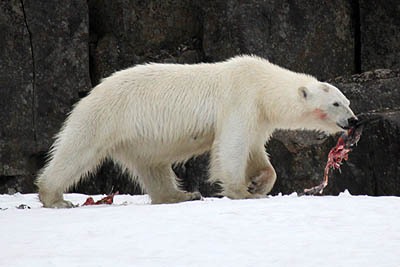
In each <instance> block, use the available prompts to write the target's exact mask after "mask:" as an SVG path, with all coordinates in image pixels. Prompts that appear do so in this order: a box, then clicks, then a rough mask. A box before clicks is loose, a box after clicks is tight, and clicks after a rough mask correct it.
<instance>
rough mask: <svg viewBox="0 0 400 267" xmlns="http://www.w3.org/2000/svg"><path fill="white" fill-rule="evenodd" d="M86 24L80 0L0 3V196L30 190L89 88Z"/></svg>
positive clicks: (85, 15)
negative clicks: (54, 141)
mask: <svg viewBox="0 0 400 267" xmlns="http://www.w3.org/2000/svg"><path fill="white" fill-rule="evenodd" d="M88 25H89V21H88V8H87V4H86V1H84V0H74V1H61V0H60V1H50V2H46V3H44V2H37V1H26V0H21V1H2V2H1V4H0V28H1V32H2V33H4V35H2V36H3V38H1V40H0V42H1V43H0V46H1V49H2V50H1V51H2V52H1V58H0V71H1V73H2V74H1V80H0V83H1V84H0V88H1V89H0V96H1V97H0V99H1V100H0V101H1V102H0V103H1V104H0V108H1V112H0V120H1V140H0V141H1V145H0V155H1V156H0V157H1V158H0V166H1V167H0V177H2V178H1V181H0V183H4V184H5V185H6V186H5V187H6V188H4V189H3V190H2V191H3V192H14V191H32V190H34V187H33V182H32V181H33V175H34V174H35V173H36V171H37V169H38V167H39V166H40V165H42V164H43V156H44V154H45V152H46V151H48V149H49V146H50V144H51V143H52V137H53V135H54V134H55V133H56V132H57V131H58V130H59V128H60V126H61V123H62V122H63V121H64V120H65V117H66V114H67V113H68V112H69V111H70V110H71V106H72V104H74V103H75V102H76V101H77V100H78V99H79V94H80V92H84V91H88V90H89V89H90V87H91V84H90V78H89V77H90V76H89V55H88V39H89V35H88V30H89V28H88ZM11 185H13V186H11ZM10 188H11V189H10ZM8 189H10V190H11V191H9V190H8Z"/></svg>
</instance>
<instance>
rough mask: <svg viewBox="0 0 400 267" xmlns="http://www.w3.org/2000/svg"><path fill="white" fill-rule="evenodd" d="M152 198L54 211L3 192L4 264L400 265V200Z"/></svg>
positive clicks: (78, 199) (0, 236)
mask: <svg viewBox="0 0 400 267" xmlns="http://www.w3.org/2000/svg"><path fill="white" fill-rule="evenodd" d="M87 197H88V196H86V195H82V194H66V195H65V198H66V199H68V200H70V201H72V202H73V203H75V204H77V203H80V204H82V203H83V202H84V201H85V200H86V198H87ZM101 197H103V196H100V195H99V196H94V199H95V200H98V199H100V198H101ZM149 202H150V200H149V198H148V196H129V195H117V196H115V198H114V204H113V205H100V206H86V207H79V208H73V209H46V208H42V207H41V204H40V202H39V201H38V199H37V195H36V194H15V195H0V208H1V210H0V255H1V256H0V266H14V267H17V266H23V267H26V266H57V267H63V266H68V267H69V266H85V267H89V266H107V267H111V266H113V267H114V266H241V267H242V266H307V267H309V266H363V267H366V266H374V267H375V266H380V267H382V266H384V267H385V266H393V267H394V266H400V265H399V259H400V210H399V208H400V198H399V197H369V196H352V195H350V194H349V193H348V192H347V191H346V192H344V193H342V194H341V195H339V196H337V197H335V196H324V197H315V196H302V197H298V196H297V195H296V194H292V195H289V196H281V195H280V196H275V197H269V198H266V199H257V200H230V199H227V198H222V199H217V198H206V199H204V200H203V201H193V202H185V203H178V204H168V205H150V204H149ZM21 204H26V205H28V206H29V207H30V208H31V209H17V208H16V206H19V205H21Z"/></svg>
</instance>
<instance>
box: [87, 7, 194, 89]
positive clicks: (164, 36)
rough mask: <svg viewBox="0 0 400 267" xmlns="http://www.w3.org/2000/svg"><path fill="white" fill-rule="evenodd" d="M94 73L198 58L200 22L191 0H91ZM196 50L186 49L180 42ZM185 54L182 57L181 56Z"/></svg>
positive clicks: (95, 79)
mask: <svg viewBox="0 0 400 267" xmlns="http://www.w3.org/2000/svg"><path fill="white" fill-rule="evenodd" d="M88 3H89V7H90V9H89V12H90V28H91V35H92V36H93V37H92V38H91V39H92V43H91V51H90V54H91V58H92V68H93V73H92V78H93V83H94V84H97V83H98V82H99V80H100V79H101V78H104V77H107V76H109V75H110V74H111V73H113V72H115V71H117V70H120V69H123V68H127V67H131V66H133V65H135V64H138V63H143V62H149V61H153V62H169V63H175V62H181V61H183V60H186V59H188V61H186V63H190V62H192V61H193V63H195V62H199V61H200V60H201V59H202V57H201V52H200V45H201V43H200V42H197V43H196V44H194V43H195V41H196V40H198V39H199V38H200V37H201V22H200V19H199V14H200V13H199V10H198V8H197V7H196V6H194V5H193V4H192V1H191V0H184V1H182V0H172V1H153V0H152V1H126V0H116V1H96V0H89V1H88ZM185 45H186V46H189V47H190V48H191V49H192V50H193V52H192V53H193V54H191V55H189V54H188V53H186V55H182V54H183V52H185V51H182V49H181V48H182V46H185ZM178 58H181V59H178Z"/></svg>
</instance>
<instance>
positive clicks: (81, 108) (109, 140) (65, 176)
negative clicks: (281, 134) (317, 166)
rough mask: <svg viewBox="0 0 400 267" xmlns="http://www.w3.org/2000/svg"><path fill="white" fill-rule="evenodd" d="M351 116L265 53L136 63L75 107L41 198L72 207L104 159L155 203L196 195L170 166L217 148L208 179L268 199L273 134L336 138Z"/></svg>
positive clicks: (42, 177)
mask: <svg viewBox="0 0 400 267" xmlns="http://www.w3.org/2000/svg"><path fill="white" fill-rule="evenodd" d="M300 88H301V89H300ZM305 95H307V96H306V97H305ZM334 102H339V103H340V107H339V108H337V107H335V108H334V107H333V106H332V103H334ZM316 109H318V110H319V111H320V112H322V113H324V114H325V115H326V118H323V119H321V118H320V116H318V114H317V113H316V112H315V110H316ZM319 115H321V114H319ZM352 116H354V114H353V113H352V112H351V110H350V109H349V101H348V100H347V99H346V98H345V96H344V95H343V94H342V93H341V92H340V91H339V90H338V89H337V88H335V87H333V86H332V85H329V84H326V83H321V82H318V81H317V80H316V79H315V78H314V77H312V76H309V75H305V74H300V73H295V72H292V71H289V70H286V69H283V68H281V67H278V66H276V65H274V64H271V63H269V62H268V61H267V60H264V59H261V58H258V57H253V56H238V57H235V58H232V59H230V60H228V61H225V62H220V63H213V64H195V65H179V64H146V65H139V66H136V67H132V68H129V69H126V70H122V71H119V72H116V73H114V74H113V75H112V76H111V77H109V78H106V79H104V80H103V81H102V83H101V84H99V85H98V86H96V87H95V88H94V89H93V90H92V91H91V93H90V94H89V95H88V96H87V97H85V98H83V99H82V100H81V101H80V102H79V103H78V104H77V105H76V107H75V108H74V109H73V111H72V112H71V114H70V115H69V117H68V119H67V120H66V122H65V124H64V126H63V128H62V130H61V131H60V133H59V134H58V135H57V138H56V141H55V143H54V145H53V147H52V149H51V152H50V160H49V162H48V164H47V165H46V167H45V168H44V170H43V171H42V172H41V173H40V174H39V177H38V181H37V183H38V186H39V195H40V199H41V201H42V202H43V203H44V206H46V207H68V206H70V205H71V204H70V203H68V202H66V201H64V200H63V198H62V193H63V192H65V191H66V190H67V189H68V188H70V187H71V186H72V185H74V184H76V183H77V182H78V181H79V180H80V179H81V178H82V177H84V176H86V175H87V174H89V173H90V172H92V171H94V170H95V169H96V167H97V166H99V164H100V163H101V162H102V161H103V160H104V159H105V158H111V159H112V160H114V161H115V162H116V163H118V164H119V165H120V166H121V167H122V168H123V169H124V170H127V171H128V172H129V173H130V174H131V176H132V177H138V181H139V182H140V183H141V185H142V186H143V188H144V189H145V190H146V191H147V193H149V194H150V196H151V198H152V201H153V203H167V202H179V201H184V200H190V199H197V198H199V194H196V193H194V194H193V193H187V192H182V191H180V190H178V189H177V186H176V184H175V183H176V182H175V180H176V177H175V175H174V173H173V171H172V169H171V164H173V163H176V162H184V161H186V160H188V159H189V158H191V157H193V156H195V155H200V154H202V153H204V152H206V151H210V150H211V166H210V181H212V182H217V181H219V182H222V186H223V192H222V194H223V195H226V196H229V197H231V198H255V197H261V196H264V195H266V194H267V193H268V192H269V191H270V190H271V189H272V187H273V184H274V182H275V179H276V174H275V171H274V170H273V168H272V166H271V164H270V162H269V159H268V156H267V155H266V153H265V150H264V144H265V142H266V141H267V140H268V139H269V137H270V136H271V134H272V133H273V131H274V130H275V129H277V128H283V129H317V130H322V131H326V132H329V133H333V132H337V131H340V130H341V129H340V128H339V127H338V126H337V125H336V123H339V122H340V124H341V125H343V123H345V122H346V121H347V119H348V118H350V117H352ZM249 188H251V190H249ZM249 191H252V193H251V192H249Z"/></svg>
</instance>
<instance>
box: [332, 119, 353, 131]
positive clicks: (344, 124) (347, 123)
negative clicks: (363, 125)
mask: <svg viewBox="0 0 400 267" xmlns="http://www.w3.org/2000/svg"><path fill="white" fill-rule="evenodd" d="M357 122H358V118H357V117H356V116H353V117H350V118H348V119H343V120H339V121H337V122H336V124H337V126H339V127H340V128H342V129H344V130H347V129H349V128H351V127H353V126H355V125H356V124H357Z"/></svg>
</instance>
